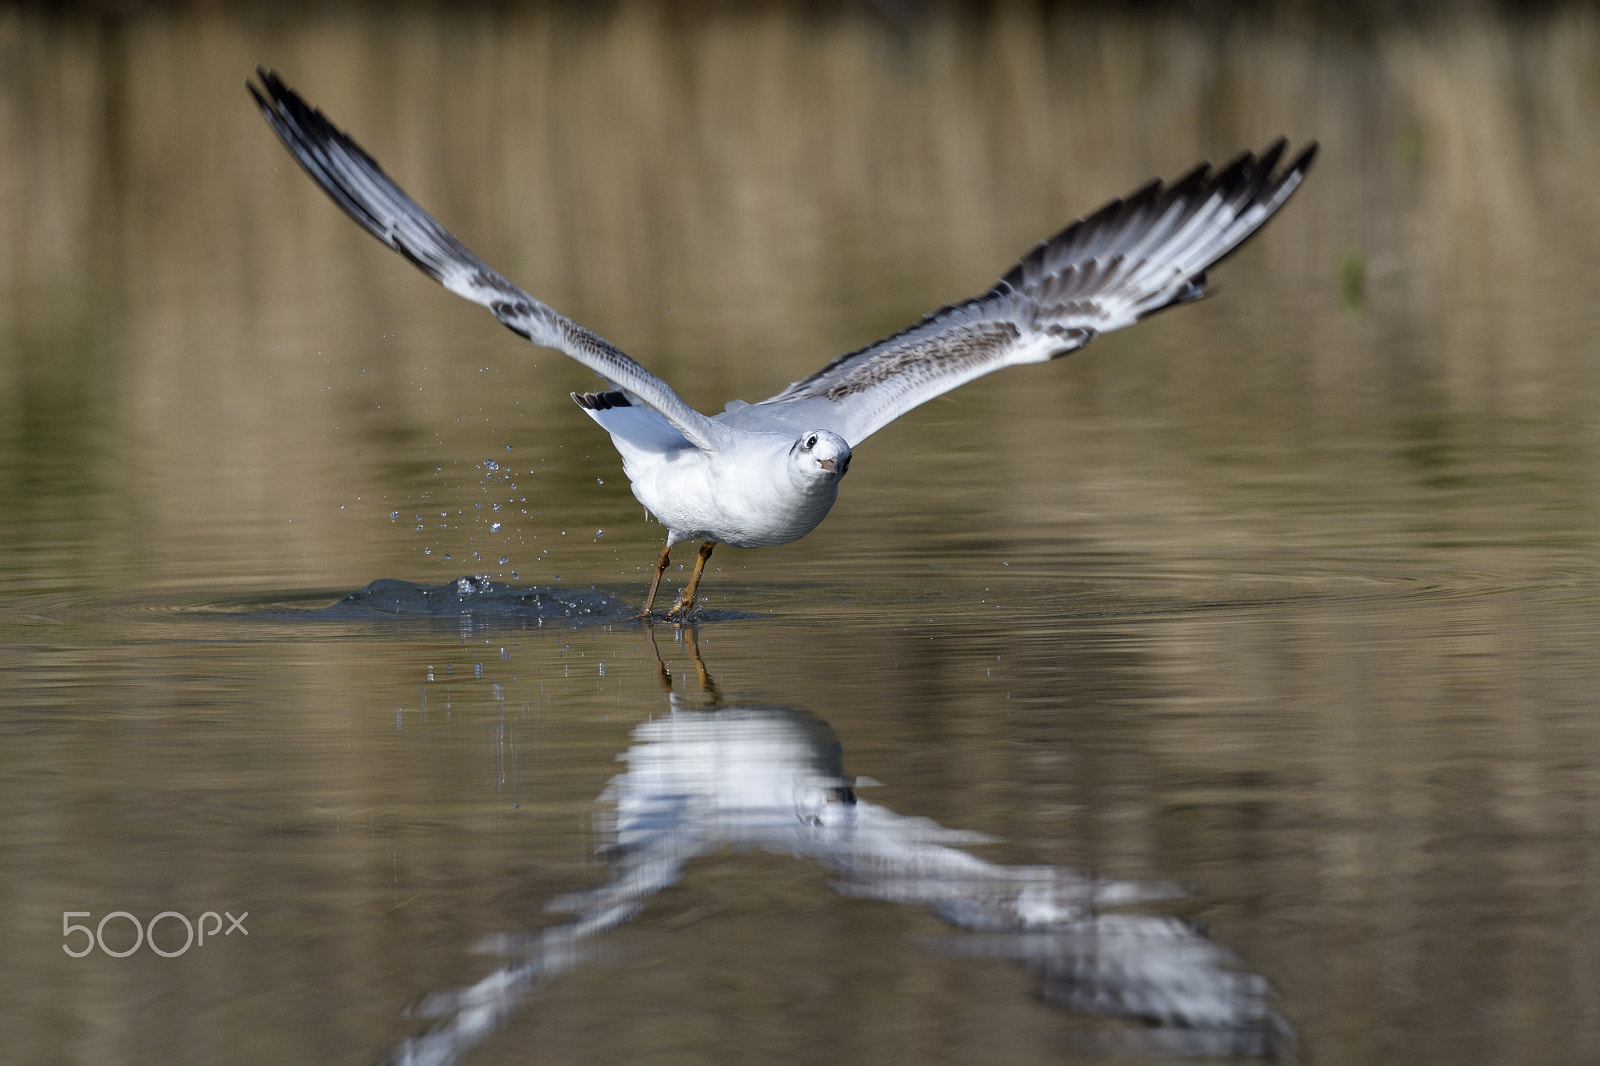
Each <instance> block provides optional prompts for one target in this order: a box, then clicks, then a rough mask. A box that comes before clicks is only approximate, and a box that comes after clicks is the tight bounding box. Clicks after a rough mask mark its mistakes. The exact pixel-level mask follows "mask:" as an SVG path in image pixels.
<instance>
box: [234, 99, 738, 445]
mask: <svg viewBox="0 0 1600 1066" xmlns="http://www.w3.org/2000/svg"><path fill="white" fill-rule="evenodd" d="M256 74H257V75H258V76H259V77H260V79H261V86H260V88H259V89H258V88H257V87H256V86H255V85H253V84H249V83H246V87H247V88H248V89H249V90H250V95H251V96H253V97H255V101H256V104H257V105H258V106H259V107H260V108H261V113H262V114H263V115H265V116H266V119H267V122H268V124H270V125H271V126H272V129H273V131H274V132H275V133H277V135H278V137H279V138H280V139H281V140H282V141H283V143H284V146H285V147H286V148H288V149H289V154H290V155H292V156H294V158H295V161H296V162H298V163H299V164H300V165H301V166H302V167H304V168H305V171H306V173H307V174H310V175H311V177H312V180H314V181H315V182H316V183H317V184H318V185H320V186H321V187H322V191H323V192H325V193H327V194H328V196H329V197H330V198H331V199H332V200H333V202H334V203H336V204H338V205H339V206H340V207H342V208H344V211H345V214H347V215H349V216H350V217H351V218H353V219H355V220H356V221H357V222H359V223H360V224H361V225H362V227H363V228H365V229H366V231H367V232H368V233H370V234H372V235H373V236H374V237H376V238H378V239H379V240H380V241H382V242H383V243H384V244H387V245H388V246H389V247H390V248H393V249H394V250H395V251H397V252H399V253H400V254H401V255H403V256H405V257H406V258H407V259H409V260H411V261H412V262H413V263H415V264H416V265H417V266H418V267H419V268H420V269H421V270H422V271H423V272H424V273H425V274H427V275H428V276H429V277H430V278H432V279H433V280H435V281H437V282H438V283H439V284H441V285H443V286H444V287H445V288H447V289H449V290H450V291H451V292H453V293H455V294H456V295H457V296H464V297H466V298H467V299H469V300H471V301H472V302H473V303H476V304H482V305H483V306H484V307H487V308H488V309H489V310H490V311H493V312H494V316H495V317H496V318H498V319H499V320H500V321H501V322H502V323H503V324H504V325H505V326H506V328H507V329H509V330H511V331H512V332H513V333H517V334H520V335H521V336H523V337H526V338H527V339H528V340H530V341H532V342H533V343H535V344H540V345H543V346H545V347H547V348H555V349H556V350H558V351H562V352H565V353H566V354H568V355H570V356H572V358H574V359H576V360H577V361H578V362H580V363H582V364H583V365H584V366H586V367H588V368H589V369H591V370H593V371H594V372H595V373H597V374H599V375H600V376H601V377H603V378H605V379H606V380H607V381H609V382H610V383H611V384H612V386H613V387H615V388H618V389H622V390H623V391H625V392H626V393H628V394H629V395H630V396H632V397H635V398H637V399H638V400H640V401H642V402H643V403H644V404H646V405H647V406H649V407H652V408H654V409H655V410H657V411H659V412H660V413H661V414H662V415H663V416H664V417H665V418H666V419H667V421H668V422H671V423H672V425H673V426H674V427H675V428H676V429H677V430H678V431H679V432H681V433H682V434H683V435H684V437H685V438H687V439H688V440H689V441H690V442H691V443H693V444H694V445H695V446H697V447H699V448H702V449H708V450H709V449H711V448H712V447H713V446H714V442H715V440H716V439H717V437H718V435H719V432H718V429H717V427H716V426H715V425H714V423H712V421H711V420H710V419H709V418H707V417H706V416H705V415H702V414H701V413H700V412H698V411H696V410H695V409H694V408H692V407H690V406H689V405H688V404H687V403H684V401H683V400H682V399H681V398H680V397H679V396H678V394H677V393H675V392H673V391H672V387H671V386H670V385H668V384H667V383H666V382H665V381H662V380H661V379H660V378H658V377H656V376H655V375H654V374H652V373H650V371H648V370H646V369H645V368H644V367H642V366H640V365H639V364H638V363H636V362H634V361H633V360H632V359H630V358H628V356H626V355H624V354H623V353H622V351H621V350H620V349H618V348H617V347H616V345H614V344H612V343H611V342H610V341H608V340H606V339H605V338H603V337H600V336H598V335H596V334H594V333H591V332H589V331H588V330H587V329H584V328H583V327H582V326H580V325H578V324H577V323H576V322H574V321H572V320H571V319H570V318H567V317H566V316H565V315H563V314H561V313H559V312H557V311H555V310H553V309H552V308H549V307H547V306H545V305H544V304H542V303H540V302H539V301H538V300H535V299H534V298H533V297H532V296H529V295H528V294H527V293H526V292H523V291H522V290H521V289H519V288H517V287H516V286H515V285H513V284H511V282H509V281H507V280H506V279H505V278H503V277H501V276H500V275H499V274H498V273H496V272H495V271H494V270H493V269H491V268H490V267H489V266H488V264H486V263H484V261H483V260H481V259H479V258H478V257H477V256H476V255H473V254H472V252H470V251H468V250H467V248H466V247H465V246H464V245H463V244H462V243H461V242H460V241H458V240H456V238H455V237H454V236H452V235H451V233H450V232H449V231H448V230H446V229H445V228H444V227H443V226H441V225H439V223H438V222H436V221H434V219H433V218H432V217H430V216H429V214H428V213H427V212H426V211H424V210H423V209H422V208H420V207H418V206H417V203H416V201H414V200H412V199H411V197H409V196H407V195H406V194H405V192H404V190H402V189H401V188H400V186H398V185H396V184H395V183H394V181H393V180H392V179H391V178H390V177H389V176H388V175H387V174H385V173H384V172H383V168H381V167H380V166H378V164H377V162H376V161H375V160H373V158H372V157H371V156H369V155H368V154H367V153H366V152H365V151H364V150H363V149H362V148H361V146H360V145H359V144H357V143H356V142H355V141H354V140H353V139H351V138H350V137H349V136H348V135H347V134H345V133H344V132H343V131H341V130H339V129H338V128H336V127H335V126H334V125H333V123H331V122H329V121H328V119H327V118H326V117H325V116H324V115H323V114H322V112H321V111H318V110H316V109H315V108H313V107H311V106H310V105H309V104H307V103H306V102H305V101H304V100H302V99H301V98H300V97H299V96H298V95H297V94H296V93H295V92H294V90H293V89H290V88H289V87H288V86H287V85H284V84H283V82H282V81H281V80H280V79H279V78H278V76H277V74H275V73H273V72H272V71H270V70H261V69H259V68H258V69H257V70H256Z"/></svg>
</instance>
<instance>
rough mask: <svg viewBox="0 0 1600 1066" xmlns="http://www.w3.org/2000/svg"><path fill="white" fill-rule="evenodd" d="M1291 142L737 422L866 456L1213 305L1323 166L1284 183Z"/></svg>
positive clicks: (1248, 158)
mask: <svg viewBox="0 0 1600 1066" xmlns="http://www.w3.org/2000/svg"><path fill="white" fill-rule="evenodd" d="M1284 148H1285V142H1284V141H1282V140H1280V141H1278V142H1277V143H1276V144H1274V145H1272V146H1271V147H1270V148H1268V149H1267V150H1266V151H1265V152H1263V153H1262V154H1261V155H1260V156H1256V155H1253V154H1248V153H1247V154H1245V155H1242V156H1240V157H1239V158H1238V159H1237V160H1235V161H1234V162H1233V163H1232V164H1230V165H1229V166H1227V167H1224V168H1223V169H1222V170H1220V171H1213V170H1212V169H1211V167H1210V166H1209V165H1205V164H1202V165H1201V166H1199V167H1196V168H1195V169H1194V170H1192V171H1190V172H1189V173H1188V174H1187V175H1185V176H1184V177H1183V178H1181V179H1179V180H1178V181H1177V182H1175V183H1173V184H1172V185H1170V186H1167V185H1163V184H1162V183H1161V182H1159V181H1155V182H1151V183H1150V184H1149V185H1146V186H1145V187H1144V188H1142V189H1140V190H1139V191H1138V192H1135V193H1133V194H1132V195H1131V196H1129V197H1127V198H1126V199H1122V200H1113V201H1112V202H1111V203H1109V204H1107V205H1106V206H1105V207H1102V208H1101V209H1100V210H1099V211H1097V212H1095V213H1094V214H1093V215H1091V216H1089V217H1088V218H1086V219H1080V220H1078V221H1077V222H1074V223H1073V224H1072V225H1070V226H1068V227H1067V228H1066V229H1064V230H1062V231H1061V232H1060V233H1059V234H1057V235H1056V236H1054V237H1052V238H1051V239H1050V240H1048V241H1045V242H1044V243H1042V244H1040V245H1039V246H1038V247H1037V248H1035V249H1034V250H1033V251H1032V252H1031V253H1029V254H1028V255H1027V256H1026V257H1025V258H1024V259H1023V260H1022V261H1021V262H1019V263H1018V264H1017V265H1016V266H1015V267H1013V268H1012V269H1011V271H1010V272H1009V273H1007V274H1006V276H1005V277H1004V278H1002V279H1001V280H1000V281H999V282H998V283H997V284H996V285H995V287H994V288H992V289H990V290H989V291H988V292H986V293H984V294H983V295H982V296H978V297H975V298H973V299H971V300H968V301H966V302H965V303H961V304H956V305H954V306H951V307H944V308H941V309H940V310H938V311H935V312H934V313H933V314H931V315H928V316H927V317H926V318H924V319H923V320H922V321H921V322H918V323H917V324H916V325H914V326H912V327H911V328H910V329H907V330H905V331H903V332H901V333H898V334H896V335H894V336H893V337H889V338H887V339H885V340H881V341H879V342H878V343H876V344H873V345H870V346H869V347H866V348H863V349H861V350H860V351H857V352H852V353H850V354H849V355H845V356H841V357H840V358H838V359H835V360H834V361H833V362H832V363H829V364H828V365H827V366H826V367H823V368H822V369H821V370H819V371H818V372H817V373H815V374H813V375H811V376H810V377H808V378H806V379H805V380H804V381H799V382H796V383H795V384H793V385H791V386H789V387H788V388H787V389H785V390H784V391H783V392H781V393H779V394H778V395H776V396H774V397H772V398H771V399H769V400H765V401H763V402H762V403H760V404H757V405H755V406H754V407H748V408H738V409H735V410H732V411H729V412H728V413H727V414H725V415H722V416H719V418H722V419H726V420H728V421H730V422H731V423H733V424H740V423H742V422H745V421H749V422H751V423H756V422H760V421H766V422H769V423H771V422H781V423H783V424H785V425H793V426H795V427H801V426H802V424H803V426H804V427H808V428H817V429H831V430H833V431H834V432H836V433H839V434H840V435H841V436H843V437H844V438H845V439H846V440H848V441H849V442H850V443H851V444H852V445H855V444H858V443H860V442H861V441H862V440H865V439H866V438H867V437H869V436H871V435H872V434H873V433H876V432H877V431H878V430H880V429H882V428H883V427H884V426H886V425H888V424H889V423H890V422H892V421H894V420H895V419H896V418H899V417H900V416H901V415H903V414H905V413H906V412H907V411H910V410H911V409H912V408H914V407H917V406H918V405H920V404H924V403H926V402H928V401H929V400H931V399H933V398H934V397H936V396H940V395H942V394H944V393H946V392H949V391H950V390H951V389H954V388H956V387H957V386H959V385H962V384H964V383H966V382H968V381H971V380H972V379H974V378H977V377H982V376H983V375H984V374H988V373H991V372H993V371H995V370H999V369H1000V368H1002V367H1007V366H1016V365H1018V364H1020V363H1039V362H1044V361H1046V360H1049V359H1055V358H1059V357H1060V356H1063V355H1066V354H1067V353H1068V352H1071V351H1074V350H1075V349H1078V348H1081V347H1083V346H1084V345H1085V344H1087V343H1089V341H1090V340H1092V339H1093V338H1094V336H1095V335H1096V334H1098V333H1104V332H1106V331H1107V330H1113V329H1119V328H1121V327H1123V326H1128V325H1132V324H1133V323H1134V322H1137V321H1138V320H1139V319H1141V318H1144V317H1145V316H1146V315H1150V314H1154V313H1155V312H1156V311H1159V310H1161V309H1162V308H1165V307H1171V306H1172V305H1174V304H1179V303H1186V302H1188V301H1190V300H1194V299H1197V298H1199V297H1200V296H1202V295H1204V294H1205V284H1206V280H1205V272H1206V270H1207V269H1209V268H1210V267H1212V266H1214V265H1215V264H1217V263H1218V262H1221V261H1222V260H1223V259H1224V258H1226V257H1227V256H1228V255H1229V254H1231V253H1232V252H1233V251H1234V250H1236V249H1237V248H1238V247H1239V246H1240V245H1241V244H1243V243H1244V242H1245V241H1246V240H1248V239H1249V238H1250V236H1251V235H1252V234H1254V233H1255V232H1256V231H1257V230H1258V229H1260V228H1261V226H1262V225H1263V224H1264V223H1265V222H1266V221H1267V219H1269V218H1271V217H1272V215H1273V213H1274V212H1276V211H1277V210H1278V208H1280V207H1282V206H1283V204H1284V202H1285V201H1286V200H1288V198H1289V196H1290V194H1291V193H1293V192H1294V190H1295V189H1296V188H1298V187H1299V185H1300V182H1301V181H1302V180H1303V179H1304V178H1305V174H1306V170H1307V169H1308V168H1309V167H1310V166H1311V161H1312V160H1313V159H1314V158H1315V156H1316V150H1317V146H1316V145H1315V144H1312V145H1311V146H1310V147H1308V148H1306V149H1305V150H1304V151H1303V152H1301V153H1300V155H1299V156H1297V157H1296V158H1295V160H1294V161H1293V162H1292V163H1290V164H1289V165H1288V166H1287V167H1285V168H1284V169H1283V170H1282V172H1280V173H1276V174H1275V173H1274V170H1275V169H1276V168H1277V166H1278V161H1279V159H1281V158H1282V156H1283V152H1284Z"/></svg>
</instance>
